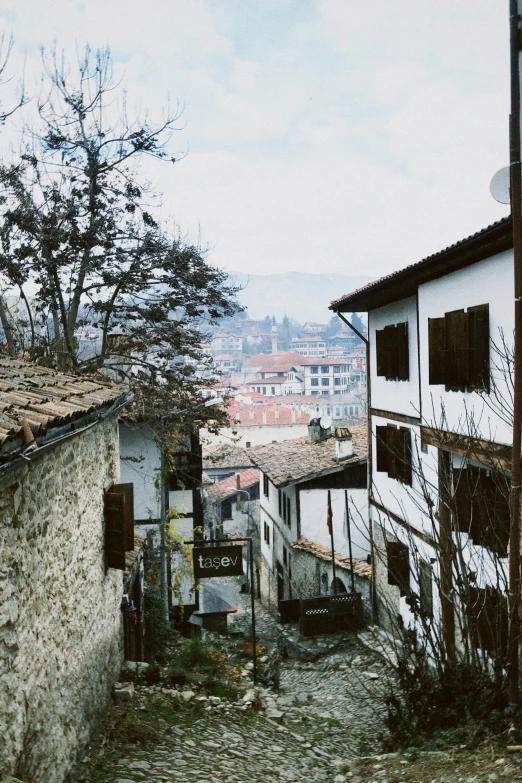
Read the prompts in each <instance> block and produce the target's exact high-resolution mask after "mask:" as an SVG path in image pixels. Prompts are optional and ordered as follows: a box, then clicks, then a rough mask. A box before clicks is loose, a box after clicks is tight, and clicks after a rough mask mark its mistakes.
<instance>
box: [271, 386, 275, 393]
mask: <svg viewBox="0 0 522 783" xmlns="http://www.w3.org/2000/svg"><path fill="white" fill-rule="evenodd" d="M271 389H272V394H275V386H272V387H271Z"/></svg>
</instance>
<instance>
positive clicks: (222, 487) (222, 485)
mask: <svg viewBox="0 0 522 783" xmlns="http://www.w3.org/2000/svg"><path fill="white" fill-rule="evenodd" d="M238 476H239V489H248V487H253V486H254V485H255V484H259V471H258V470H257V469H256V468H247V470H242V471H241V472H240V473H235V474H234V475H233V476H229V477H228V478H226V479H223V481H217V482H216V483H215V484H212V486H210V487H208V489H207V497H208V499H209V500H210V502H211V503H218V502H220V501H221V500H225V499H226V498H229V497H233V496H234V495H236V494H237V490H238V484H237V481H238Z"/></svg>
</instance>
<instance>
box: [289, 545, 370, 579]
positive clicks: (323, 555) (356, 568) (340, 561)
mask: <svg viewBox="0 0 522 783" xmlns="http://www.w3.org/2000/svg"><path fill="white" fill-rule="evenodd" d="M292 549H298V550H301V551H302V552H308V553H309V554H311V555H313V556H314V557H318V558H319V559H320V560H327V561H328V562H330V563H331V562H332V550H331V549H328V547H326V546H322V545H321V544H314V542H313V541H308V539H306V538H300V539H299V540H298V541H296V542H295V544H292ZM352 563H353V572H354V574H356V575H357V576H362V577H363V578H364V579H371V578H372V567H371V565H368V563H365V562H364V561H363V560H358V559H357V558H356V557H354V558H352ZM335 565H337V566H339V567H340V568H344V569H345V570H348V571H350V570H351V569H350V558H349V557H348V555H342V554H341V553H340V552H336V553H335Z"/></svg>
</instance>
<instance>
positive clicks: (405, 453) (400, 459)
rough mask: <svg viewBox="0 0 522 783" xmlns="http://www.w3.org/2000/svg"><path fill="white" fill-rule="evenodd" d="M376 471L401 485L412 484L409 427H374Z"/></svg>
mask: <svg viewBox="0 0 522 783" xmlns="http://www.w3.org/2000/svg"><path fill="white" fill-rule="evenodd" d="M376 455H377V471H378V472H380V473H387V474H388V476H389V477H390V478H393V479H398V480H399V481H402V483H403V484H409V485H410V486H411V484H412V473H413V471H412V447H411V430H410V429H409V427H397V426H396V425H395V424H386V425H385V426H382V427H376Z"/></svg>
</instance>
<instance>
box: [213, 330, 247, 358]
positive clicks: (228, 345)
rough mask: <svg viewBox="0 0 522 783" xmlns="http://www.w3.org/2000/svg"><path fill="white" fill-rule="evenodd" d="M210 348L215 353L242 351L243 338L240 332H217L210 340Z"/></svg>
mask: <svg viewBox="0 0 522 783" xmlns="http://www.w3.org/2000/svg"><path fill="white" fill-rule="evenodd" d="M210 348H211V352H212V353H213V354H215V353H234V352H241V351H242V350H243V338H242V337H241V335H238V334H216V335H214V336H213V337H212V339H211V341H210Z"/></svg>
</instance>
